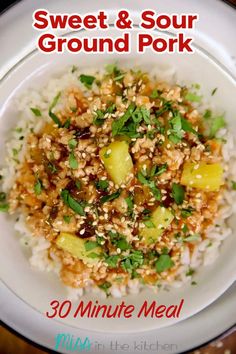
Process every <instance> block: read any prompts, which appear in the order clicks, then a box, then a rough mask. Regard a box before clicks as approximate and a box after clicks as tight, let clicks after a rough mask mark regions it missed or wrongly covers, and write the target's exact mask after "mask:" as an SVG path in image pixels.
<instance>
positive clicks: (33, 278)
mask: <svg viewBox="0 0 236 354" xmlns="http://www.w3.org/2000/svg"><path fill="white" fill-rule="evenodd" d="M137 32H138V30H136V31H134V32H133V33H132V34H131V36H132V44H133V45H135V43H136V35H137ZM118 33H119V32H117V31H116V30H114V29H113V30H110V31H109V36H110V37H114V36H117V34H118ZM99 34H100V33H99V31H97V32H96V35H99ZM155 34H158V33H157V32H155ZM77 35H78V33H77ZM79 35H80V36H81V35H82V32H80V34H79ZM86 35H87V36H92V35H93V34H91V32H90V33H86ZM162 35H163V34H162ZM104 57H105V56H104V55H93V56H91V55H90V56H88V55H85V54H80V56H79V61H77V60H78V59H77V58H78V57H77V56H76V55H69V54H66V53H64V54H63V56H62V55H53V56H47V55H42V54H40V53H38V52H36V51H35V52H32V53H31V55H28V56H27V57H26V58H25V59H24V60H23V61H21V62H20V63H18V65H17V66H16V67H14V68H13V69H12V70H11V71H10V72H9V73H8V74H7V75H6V77H5V78H4V79H3V81H2V83H1V86H0V107H1V111H0V158H1V161H3V159H4V154H5V151H4V140H5V137H6V135H7V132H8V131H9V129H11V128H12V127H14V125H15V124H16V122H17V111H16V109H15V106H14V104H13V102H14V101H13V99H14V97H15V96H19V95H20V94H22V93H23V91H25V90H26V89H27V88H35V89H39V88H40V87H42V86H43V85H44V84H45V83H46V82H47V81H48V80H49V78H50V77H51V76H54V75H58V74H60V73H61V72H62V71H63V69H64V68H65V67H67V66H68V65H72V64H75V65H79V67H80V68H86V67H94V68H97V67H102V66H104V64H107V63H108V62H114V61H116V62H118V63H119V64H120V65H122V66H123V65H124V66H129V67H133V66H141V67H142V68H144V69H145V70H147V71H151V70H153V68H158V71H159V72H160V74H161V72H162V69H166V68H169V67H170V68H175V69H176V78H175V79H176V81H177V82H180V83H186V84H191V83H199V84H200V85H201V88H202V93H203V94H204V96H205V97H206V99H209V100H210V102H212V103H213V104H214V105H215V107H216V109H219V110H221V111H225V113H226V119H227V121H228V123H229V128H230V130H231V132H233V133H234V132H236V127H235V125H234V114H235V112H236V101H235V100H233V97H234V96H235V92H236V84H235V81H234V80H233V78H232V77H231V76H230V74H229V73H227V72H226V70H225V69H224V68H223V67H222V66H220V65H219V64H218V63H217V62H216V61H214V59H213V58H211V57H210V56H209V55H208V54H207V53H205V52H203V51H202V50H201V49H199V48H196V49H195V53H194V54H192V55H185V54H182V55H179V54H171V55H168V54H162V55H158V54H155V53H154V52H152V51H151V50H148V51H147V52H146V53H145V54H144V55H138V54H137V53H136V50H132V51H131V53H130V54H123V55H119V56H118V55H116V54H109V55H107V56H106V62H104ZM171 70H172V69H171ZM163 72H164V70H163ZM215 87H217V88H218V90H217V92H216V94H215V95H214V96H213V97H211V95H210V93H211V91H212V89H214V88H215ZM0 222H1V230H2V231H1V238H0V247H1V250H2V255H1V258H0V277H1V279H2V281H3V282H4V283H5V284H6V285H7V286H8V287H9V288H10V289H11V290H12V291H13V292H14V293H15V294H16V295H17V296H18V297H19V298H21V299H23V300H24V301H25V302H26V303H28V304H29V305H30V306H31V307H33V308H35V309H36V310H38V311H39V312H41V313H43V314H45V313H46V311H49V310H50V306H49V303H50V302H51V301H52V300H53V299H57V300H59V301H62V300H64V299H65V298H66V292H65V290H64V289H63V286H62V285H61V284H60V281H59V280H58V279H57V277H56V276H54V275H52V274H45V273H40V272H37V271H35V270H32V269H31V268H30V266H29V262H28V259H27V256H26V255H25V254H24V253H23V252H22V249H21V247H20V244H19V240H18V239H19V237H18V236H17V235H16V234H15V232H14V229H13V224H14V223H13V222H12V221H11V220H9V218H8V217H7V216H5V215H2V214H1V215H0ZM231 225H232V227H233V229H234V230H236V224H235V220H231ZM235 236H236V235H235V231H234V233H233V235H232V236H230V237H228V238H227V239H226V240H225V242H224V244H223V246H222V247H221V251H220V256H219V257H218V258H217V260H216V261H215V263H214V264H213V265H211V266H207V267H200V268H199V271H198V273H197V275H196V278H195V280H196V282H197V285H196V286H192V285H191V284H187V285H185V286H183V287H181V288H179V289H172V290H171V291H169V292H166V291H160V292H159V293H158V295H157V294H154V293H153V292H152V291H151V290H148V289H146V290H145V291H142V292H141V293H140V294H139V295H129V296H127V297H125V298H122V299H112V298H108V299H98V298H97V297H96V295H92V294H89V295H86V296H84V297H83V300H84V301H85V302H87V301H89V300H90V299H91V300H93V301H96V300H99V302H100V303H101V304H120V303H121V301H122V300H124V301H125V303H126V304H127V305H128V304H133V305H134V306H135V308H136V310H138V309H139V308H140V306H141V305H142V304H143V303H144V301H146V300H147V301H148V303H149V304H151V302H152V301H154V300H155V301H157V303H158V304H165V305H170V304H178V303H179V302H180V300H181V299H184V306H183V309H182V311H181V316H180V318H178V319H167V318H161V319H156V318H153V319H152V318H150V317H148V318H140V319H137V318H136V316H135V315H133V317H131V318H130V319H124V318H120V319H106V318H104V319H101V318H97V319H91V318H80V319H78V318H77V319H74V318H73V317H72V316H69V317H67V318H65V319H63V320H60V321H63V323H65V324H68V325H71V326H74V327H78V328H83V329H89V330H96V331H103V332H125V333H128V332H138V331H145V330H150V329H155V328H161V327H164V326H169V325H172V324H173V323H175V322H177V321H179V320H183V319H185V318H187V317H190V316H192V315H194V314H195V313H197V312H199V311H200V310H201V309H203V308H205V307H206V306H208V305H209V304H210V303H212V302H213V301H215V300H216V299H217V298H218V297H219V296H220V295H221V294H222V293H223V292H224V291H225V290H226V289H227V288H228V287H229V286H230V285H231V284H232V283H233V282H234V280H235V279H236V272H235V269H236V257H235V249H236V237H235ZM73 306H74V308H76V303H75V304H74V305H73Z"/></svg>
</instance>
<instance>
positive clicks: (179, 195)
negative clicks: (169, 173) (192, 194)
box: [172, 183, 185, 205]
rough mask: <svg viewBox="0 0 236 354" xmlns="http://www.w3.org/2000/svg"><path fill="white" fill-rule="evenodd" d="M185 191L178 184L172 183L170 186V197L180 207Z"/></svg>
mask: <svg viewBox="0 0 236 354" xmlns="http://www.w3.org/2000/svg"><path fill="white" fill-rule="evenodd" d="M184 196H185V190H184V187H183V186H181V185H180V184H177V183H173V184H172V197H173V198H174V201H175V203H176V204H177V205H180V204H182V203H183V201H184Z"/></svg>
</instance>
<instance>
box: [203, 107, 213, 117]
mask: <svg viewBox="0 0 236 354" xmlns="http://www.w3.org/2000/svg"><path fill="white" fill-rule="evenodd" d="M211 115H212V112H211V110H210V109H207V110H206V111H205V113H204V115H203V118H205V119H209V118H211Z"/></svg>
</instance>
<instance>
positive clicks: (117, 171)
mask: <svg viewBox="0 0 236 354" xmlns="http://www.w3.org/2000/svg"><path fill="white" fill-rule="evenodd" d="M99 155H100V158H101V160H102V161H103V163H104V166H105V169H106V170H107V173H108V174H109V175H110V177H111V179H112V180H113V182H115V183H116V184H119V185H120V184H122V183H124V182H125V179H126V177H127V176H128V174H129V173H131V172H132V170H133V162H132V159H131V156H130V154H129V146H128V144H127V143H126V142H125V141H114V142H113V143H111V144H110V145H108V146H106V147H104V148H102V149H101V150H100V153H99Z"/></svg>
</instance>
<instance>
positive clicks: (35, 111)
mask: <svg viewBox="0 0 236 354" xmlns="http://www.w3.org/2000/svg"><path fill="white" fill-rule="evenodd" d="M30 110H31V111H32V112H33V113H34V115H35V116H36V117H41V116H42V113H41V111H40V110H39V109H38V108H33V107H31V108H30Z"/></svg>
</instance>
